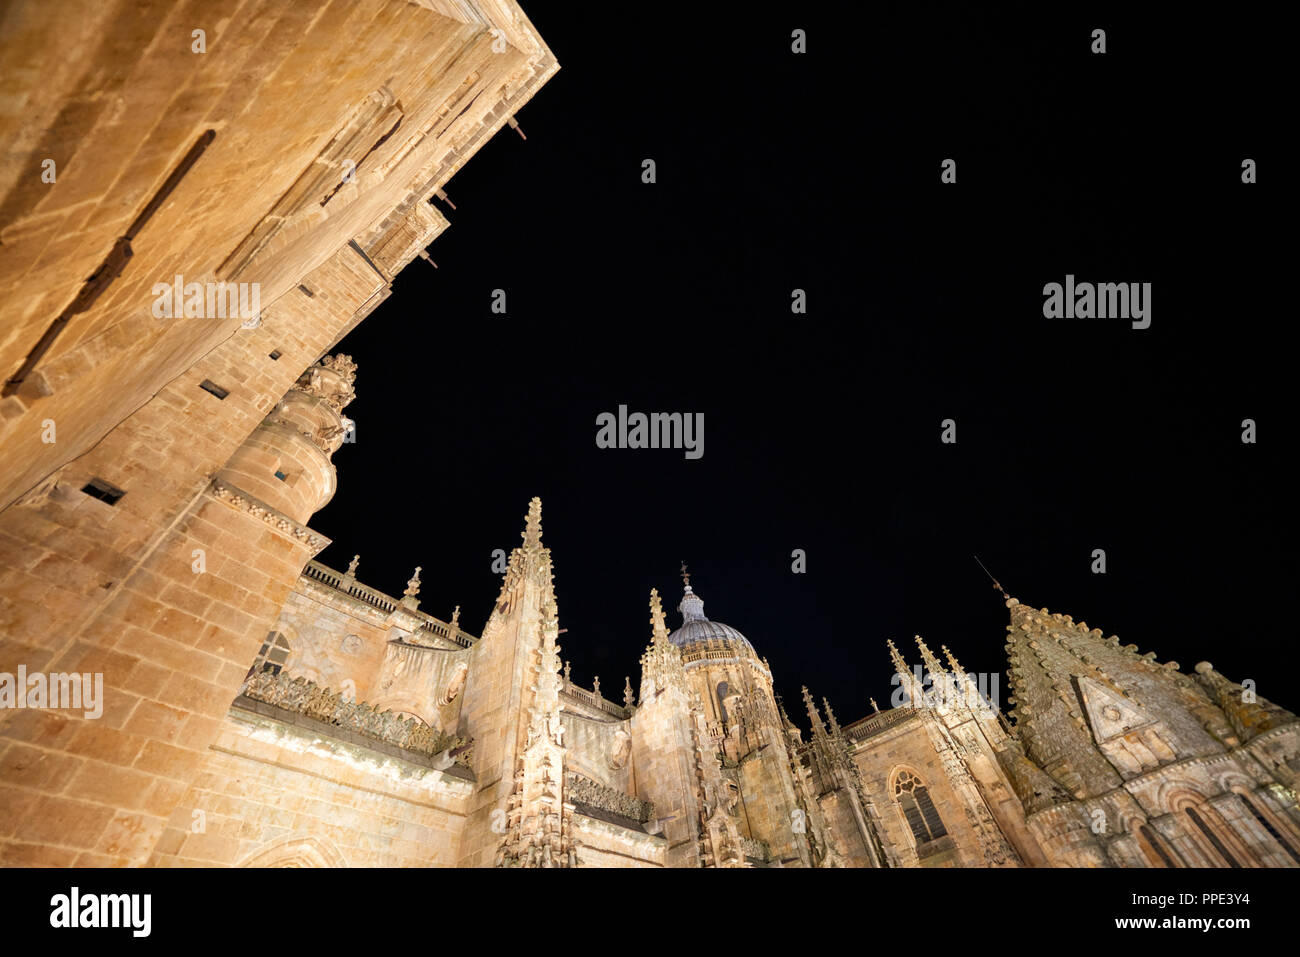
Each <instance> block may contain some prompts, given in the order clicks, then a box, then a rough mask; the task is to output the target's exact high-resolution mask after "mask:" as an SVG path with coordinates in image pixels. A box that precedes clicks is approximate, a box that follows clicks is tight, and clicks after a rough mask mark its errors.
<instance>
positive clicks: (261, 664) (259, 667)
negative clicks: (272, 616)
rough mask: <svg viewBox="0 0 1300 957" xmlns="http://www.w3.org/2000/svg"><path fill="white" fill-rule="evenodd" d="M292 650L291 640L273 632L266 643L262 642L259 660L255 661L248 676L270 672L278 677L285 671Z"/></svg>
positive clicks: (258, 655)
mask: <svg viewBox="0 0 1300 957" xmlns="http://www.w3.org/2000/svg"><path fill="white" fill-rule="evenodd" d="M290 650H291V649H290V648H289V640H288V639H287V638H285V637H284V635H282V634H280V633H279V632H278V631H273V632H271V633H270V634H268V635H267V636H266V641H264V642H262V650H261V651H259V652H258V653H257V658H256V659H255V660H254V661H253V667H251V668H249V669H248V674H249V675H252V674H255V673H256V672H259V671H269V672H271V674H273V675H278V674H279V673H280V672H281V671H282V670H283V669H284V664H285V662H286V661H288V660H289V652H290ZM245 677H247V675H246V676H245Z"/></svg>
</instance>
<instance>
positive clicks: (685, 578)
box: [682, 562, 691, 591]
mask: <svg viewBox="0 0 1300 957" xmlns="http://www.w3.org/2000/svg"><path fill="white" fill-rule="evenodd" d="M682 584H683V585H685V586H686V590H687V591H690V590H691V573H690V572H688V571H687V570H686V563H685V562H682Z"/></svg>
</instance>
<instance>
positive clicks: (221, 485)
mask: <svg viewBox="0 0 1300 957" xmlns="http://www.w3.org/2000/svg"><path fill="white" fill-rule="evenodd" d="M210 490H211V492H212V496H213V498H216V499H218V500H219V501H222V502H225V503H226V504H227V505H229V506H230V507H231V508H234V509H237V510H238V511H241V512H244V513H246V514H248V515H251V516H253V517H254V518H257V519H261V520H262V521H263V522H265V523H266V524H267V525H270V526H271V527H272V528H274V529H275V530H276V531H278V532H280V533H282V534H284V535H288V536H289V537H290V538H294V539H296V540H298V541H300V542H302V543H303V544H304V545H306V546H307V547H308V548H310V549H311V553H312V554H313V555H317V554H319V553H320V552H321V550H322V549H324V548H325V546H326V545H328V544H329V543H330V540H329V539H328V538H326V537H325V536H324V535H322V534H320V532H314V531H312V530H311V529H310V528H308V527H307V526H306V525H302V524H300V523H298V522H295V521H294V520H293V519H291V518H289V516H287V515H285V514H284V513H283V512H278V511H276V510H275V509H273V508H271V506H269V505H267V504H265V503H264V502H261V501H258V500H257V499H255V498H253V496H251V495H249V494H248V493H247V492H245V491H243V490H242V489H239V488H236V487H235V486H234V485H231V484H230V483H229V482H227V481H225V480H224V479H219V478H216V479H213V480H212V485H211V486H210Z"/></svg>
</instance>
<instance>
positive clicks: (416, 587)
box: [402, 565, 421, 598]
mask: <svg viewBox="0 0 1300 957" xmlns="http://www.w3.org/2000/svg"><path fill="white" fill-rule="evenodd" d="M420 571H421V569H420V566H419V565H416V566H415V574H414V575H412V576H411V578H410V580H408V581H407V583H406V591H404V592H402V594H403V595H405V596H406V597H407V598H414V597H415V596H416V595H418V594H420Z"/></svg>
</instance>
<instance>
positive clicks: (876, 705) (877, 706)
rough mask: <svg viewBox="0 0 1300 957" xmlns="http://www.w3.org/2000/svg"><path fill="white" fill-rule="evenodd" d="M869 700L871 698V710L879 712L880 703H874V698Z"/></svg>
mask: <svg viewBox="0 0 1300 957" xmlns="http://www.w3.org/2000/svg"><path fill="white" fill-rule="evenodd" d="M870 700H871V710H872V711H874V712H875V713H876V714H880V705H878V704H876V699H875V698H872V699H870Z"/></svg>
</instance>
